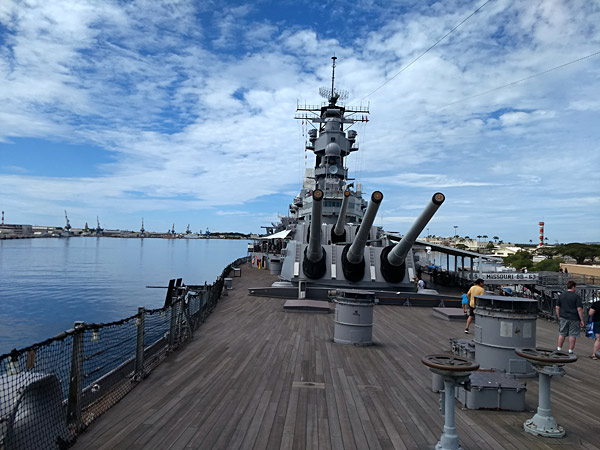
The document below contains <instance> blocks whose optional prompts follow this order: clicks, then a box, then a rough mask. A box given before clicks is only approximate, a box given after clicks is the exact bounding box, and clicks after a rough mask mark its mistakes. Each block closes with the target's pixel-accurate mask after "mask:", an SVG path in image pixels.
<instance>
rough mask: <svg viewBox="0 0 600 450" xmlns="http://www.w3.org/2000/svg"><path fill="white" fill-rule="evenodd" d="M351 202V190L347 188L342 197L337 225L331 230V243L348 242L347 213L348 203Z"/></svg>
mask: <svg viewBox="0 0 600 450" xmlns="http://www.w3.org/2000/svg"><path fill="white" fill-rule="evenodd" d="M349 203H350V191H349V190H348V189H346V190H345V191H344V198H343V199H342V207H341V208H340V213H339V215H338V219H337V222H336V223H335V227H333V229H332V232H331V243H332V244H337V243H338V242H346V227H345V224H346V213H347V212H348V204H349Z"/></svg>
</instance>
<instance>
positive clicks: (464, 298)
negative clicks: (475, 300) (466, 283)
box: [461, 291, 469, 314]
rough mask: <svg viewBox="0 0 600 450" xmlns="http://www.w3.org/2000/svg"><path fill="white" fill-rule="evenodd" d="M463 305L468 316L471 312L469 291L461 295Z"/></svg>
mask: <svg viewBox="0 0 600 450" xmlns="http://www.w3.org/2000/svg"><path fill="white" fill-rule="evenodd" d="M461 305H462V309H463V312H464V313H465V314H467V313H468V312H469V297H467V291H463V293H462V295H461Z"/></svg>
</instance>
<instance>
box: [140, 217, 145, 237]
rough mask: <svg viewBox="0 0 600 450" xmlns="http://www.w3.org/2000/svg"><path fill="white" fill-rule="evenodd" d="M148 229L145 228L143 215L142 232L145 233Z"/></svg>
mask: <svg viewBox="0 0 600 450" xmlns="http://www.w3.org/2000/svg"><path fill="white" fill-rule="evenodd" d="M145 232H146V230H145V229H144V218H143V217H142V228H140V233H142V234H144V233H145Z"/></svg>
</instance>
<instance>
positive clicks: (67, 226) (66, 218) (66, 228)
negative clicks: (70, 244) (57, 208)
mask: <svg viewBox="0 0 600 450" xmlns="http://www.w3.org/2000/svg"><path fill="white" fill-rule="evenodd" d="M65 222H66V223H67V224H66V225H65V230H67V234H69V231H71V224H70V223H69V217H68V216H67V210H66V209H65Z"/></svg>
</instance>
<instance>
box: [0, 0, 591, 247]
mask: <svg viewBox="0 0 600 450" xmlns="http://www.w3.org/2000/svg"><path fill="white" fill-rule="evenodd" d="M265 6H266V7H268V5H263V4H253V5H252V6H249V5H240V6H236V7H231V6H230V7H228V8H225V9H222V10H219V12H217V13H214V12H213V9H214V8H213V6H212V4H208V3H207V4H198V3H197V2H189V1H183V0H182V1H167V0H165V1H161V2H155V1H149V0H144V1H134V2H129V3H126V4H124V3H122V2H117V1H107V2H103V3H98V2H93V1H80V2H71V1H68V0H62V1H56V2H42V1H37V2H36V1H33V0H32V1H29V2H27V3H24V2H16V1H15V2H13V1H5V2H2V5H0V24H1V26H2V27H4V30H3V31H0V39H2V42H4V46H3V47H2V48H1V49H0V146H2V147H0V151H2V152H4V151H7V152H11V150H14V149H15V148H19V147H18V145H19V143H18V139H19V138H25V137H35V138H39V139H45V140H53V141H58V142H61V141H62V142H65V143H77V144H80V145H85V144H88V145H93V146H94V147H95V148H96V149H94V150H93V151H99V152H102V153H103V154H104V153H107V152H108V153H110V155H111V159H112V160H113V162H111V163H108V164H107V163H102V164H103V165H102V166H101V167H99V172H100V175H99V176H97V177H82V176H80V174H78V173H76V172H73V173H71V174H70V175H68V176H62V177H60V178H58V177H55V176H44V175H43V173H41V172H35V171H33V172H32V171H31V170H30V169H28V166H27V164H25V163H23V164H22V163H21V162H20V161H17V162H14V161H13V162H11V163H10V164H5V166H19V167H22V168H23V169H24V170H30V172H29V173H27V172H19V171H17V170H12V171H9V172H10V173H12V175H8V176H5V175H3V176H2V181H0V201H1V202H2V204H3V205H7V206H6V207H7V208H8V207H11V208H13V209H17V208H18V209H19V210H20V211H23V217H22V220H23V221H24V222H27V221H28V220H27V218H26V217H27V216H26V214H27V211H38V213H39V217H40V220H44V217H45V218H46V219H48V218H50V217H52V214H53V211H54V214H56V211H58V212H59V213H60V212H61V211H62V209H63V208H64V205H65V204H70V205H72V206H73V208H74V210H73V211H74V212H73V213H74V214H79V213H81V215H82V216H83V215H84V214H86V213H87V214H88V215H92V214H93V215H92V217H94V216H95V215H96V214H95V213H93V211H95V210H99V209H102V210H103V211H106V214H109V215H110V214H113V215H117V213H116V212H115V211H118V212H119V214H121V215H123V216H124V217H125V216H126V213H127V212H131V214H135V215H138V212H139V213H140V214H139V215H141V213H142V212H144V211H167V212H168V211H169V210H170V209H173V210H177V211H186V212H187V213H188V214H190V215H192V214H198V215H199V214H200V212H197V211H198V210H204V211H206V212H207V214H209V215H210V216H211V217H213V218H214V220H215V223H223V224H227V225H228V226H229V225H230V226H231V227H232V228H236V227H239V228H243V227H246V226H249V225H250V224H251V225H252V226H255V227H257V226H258V225H257V224H258V222H257V221H258V220H264V219H265V216H266V214H263V213H262V212H261V211H258V209H257V208H259V206H257V204H256V202H255V200H256V199H259V198H265V197H267V196H270V195H272V194H277V193H281V192H285V193H291V192H294V191H295V189H296V188H299V187H300V186H299V180H298V178H299V173H301V171H302V169H303V167H304V160H303V159H302V157H303V154H304V152H303V142H304V139H305V137H303V136H302V127H301V126H299V124H298V123H293V122H292V117H293V112H294V111H293V110H294V107H295V105H296V101H297V100H298V99H299V101H300V102H304V101H305V100H306V101H307V102H308V103H309V104H316V103H317V102H318V101H319V100H320V99H319V98H318V97H317V89H318V87H320V86H328V85H329V83H330V76H331V73H330V66H329V63H330V60H329V58H330V57H331V55H332V54H333V53H334V52H335V54H336V56H338V58H339V59H338V61H337V62H338V66H337V71H336V85H337V86H339V87H340V88H342V89H348V90H349V91H350V98H351V100H350V101H351V102H352V104H354V103H355V102H356V103H358V102H360V101H361V100H362V102H363V104H364V105H366V104H367V102H369V101H370V102H371V104H370V106H371V114H370V115H369V118H370V122H369V123H368V124H357V125H355V129H357V131H359V143H360V146H361V151H360V152H358V154H355V155H352V156H351V157H350V158H349V159H348V163H349V165H350V169H351V175H352V176H355V177H357V179H358V180H357V181H361V182H363V183H364V185H365V189H366V188H367V187H368V188H369V189H373V190H374V189H381V190H382V191H384V194H385V196H386V201H385V202H384V205H382V211H381V214H382V216H383V217H384V218H385V219H384V220H385V221H386V222H390V223H394V222H402V220H404V218H406V217H409V216H410V214H412V213H414V205H419V204H420V201H418V200H420V199H423V201H426V199H427V197H428V196H429V195H431V193H433V192H435V191H437V190H443V191H444V192H445V193H447V194H448V195H447V196H448V201H447V202H446V204H444V206H443V208H442V209H441V210H440V212H439V213H438V214H436V217H435V221H434V222H433V223H432V226H436V225H435V224H439V226H440V227H442V228H444V229H448V228H449V229H450V230H451V229H452V228H451V227H448V223H449V221H452V222H456V221H457V218H461V217H462V218H463V222H462V223H458V222H456V223H453V224H452V225H454V224H458V225H459V226H460V229H461V230H464V231H465V234H466V233H468V234H474V233H475V232H474V231H469V230H468V229H467V228H468V227H470V226H472V227H480V228H483V227H493V226H497V227H505V228H506V230H507V233H509V232H510V233H514V235H515V236H523V235H527V233H530V232H531V233H535V221H536V220H539V219H536V217H537V216H540V215H542V214H544V215H545V217H546V221H547V222H548V223H551V222H552V217H556V220H557V221H558V220H560V221H561V223H562V225H561V226H562V227H563V228H562V229H563V230H564V231H563V232H564V234H565V239H567V237H566V236H570V235H571V234H570V233H571V231H570V229H571V228H572V227H569V226H568V223H567V220H566V219H565V218H564V217H562V216H560V217H559V212H562V211H561V210H562V208H564V203H563V202H569V201H572V202H573V203H574V204H575V205H576V206H575V207H574V208H580V209H578V210H577V211H573V215H575V213H576V212H578V213H579V212H581V211H585V210H586V209H587V210H588V211H587V213H586V214H582V216H583V217H584V218H583V219H582V220H581V221H580V223H581V224H582V227H585V225H586V224H587V223H590V229H593V226H592V225H591V224H593V223H594V222H597V221H598V220H600V217H598V212H597V211H595V212H590V211H589V209H590V208H589V205H590V203H586V201H581V202H579V201H576V199H589V198H593V196H591V195H590V192H595V191H598V189H599V188H600V184H599V182H598V181H596V180H597V179H598V178H597V175H596V172H597V170H598V167H600V156H598V155H600V152H598V150H599V149H598V142H599V140H598V137H599V136H598V131H596V128H597V123H598V120H599V117H598V111H600V106H599V105H600V103H598V101H596V100H595V98H596V96H597V95H596V94H597V91H598V79H599V78H598V74H600V57H596V58H589V59H586V60H583V61H581V62H580V63H577V64H573V65H571V66H568V67H565V68H563V69H559V70H556V71H553V72H549V73H547V74H545V75H543V76H539V77H537V78H534V79H532V80H530V81H526V82H522V83H518V84H514V85H512V86H510V87H508V88H506V89H500V90H496V91H492V92H490V93H488V94H485V95H481V96H478V97H475V98H472V99H470V100H467V101H460V100H461V99H464V98H467V97H471V96H473V95H475V94H478V93H482V92H487V91H490V90H492V89H494V88H496V87H498V86H501V85H504V84H508V83H511V82H513V81H516V80H519V79H522V78H526V77H528V76H531V75H534V74H536V73H539V72H542V71H544V70H547V69H549V68H552V67H554V66H557V65H559V64H563V63H566V62H568V61H571V60H573V59H576V58H577V57H581V56H584V55H586V54H591V53H593V52H594V51H597V48H598V44H599V43H600V38H599V36H600V33H598V26H599V25H598V24H599V23H600V7H598V5H596V4H595V3H593V2H584V1H574V2H568V3H559V2H537V3H536V2H525V3H523V2H512V1H509V2H491V3H490V4H489V5H486V7H485V8H483V9H482V10H481V11H480V12H479V13H478V14H476V15H475V16H474V17H472V18H471V19H470V20H469V21H467V22H466V23H465V24H464V25H462V26H461V27H460V28H459V29H458V30H457V31H456V32H454V33H453V34H451V35H450V36H449V37H448V38H447V39H446V40H444V41H443V42H441V43H440V44H439V45H438V46H436V47H435V48H434V49H432V50H431V51H430V52H428V53H427V54H426V55H424V56H423V57H422V58H420V59H419V60H418V61H417V62H416V63H415V64H414V65H412V66H411V67H409V68H408V69H407V70H405V71H403V72H402V73H401V74H400V75H398V76H397V77H396V78H394V79H393V80H391V81H390V82H389V83H387V84H386V85H385V86H383V87H381V86H382V84H383V83H384V82H385V81H386V80H390V78H391V77H393V76H394V75H396V74H397V73H398V72H399V71H400V70H401V69H402V68H403V67H405V66H406V65H407V64H408V63H410V62H411V61H413V60H414V59H415V58H416V57H417V56H419V55H420V54H421V53H422V52H423V51H424V50H425V49H427V48H428V47H430V46H431V45H432V44H433V43H434V42H435V41H436V40H437V39H439V38H440V37H441V36H443V35H444V34H445V32H446V31H447V30H449V29H451V28H452V27H453V26H454V25H456V24H457V23H459V22H460V21H461V20H462V19H463V18H465V17H466V16H468V15H469V14H470V13H471V12H472V5H468V6H465V5H462V4H461V3H460V2H451V1H449V2H438V3H434V4H433V5H427V4H424V3H423V4H422V3H420V2H418V3H415V5H413V7H412V9H407V8H406V6H405V7H404V10H402V8H400V7H397V6H396V5H394V4H391V5H388V4H383V3H381V4H380V3H378V2H375V1H372V2H357V3H356V4H355V7H354V8H353V11H352V12H351V14H348V15H347V16H344V17H345V19H346V22H344V23H339V24H338V27H337V30H336V31H337V33H332V34H323V30H324V29H326V28H327V27H323V26H320V25H322V24H323V23H324V21H327V20H330V19H329V16H328V15H326V14H324V11H325V10H328V8H330V9H331V8H339V7H340V5H338V4H336V3H335V2H333V3H325V4H323V5H318V6H315V5H312V4H307V8H314V9H311V11H313V12H317V11H320V13H321V14H322V17H321V16H319V15H318V14H315V15H313V16H311V17H312V18H311V21H312V22H311V23H310V24H308V25H307V23H302V22H301V21H300V20H295V19H296V18H293V17H287V18H281V17H279V18H277V20H275V19H273V18H272V17H269V16H264V15H263V16H261V15H260V12H261V9H260V8H263V7H265ZM321 6H322V7H323V9H320V8H321ZM330 9H329V10H330ZM263 11H264V9H263ZM369 14H372V16H369ZM371 17H373V18H374V17H377V19H378V20H367V18H371ZM348 36H351V37H352V39H348ZM379 87H381V89H379V90H377V92H375V93H374V94H372V95H370V93H372V92H373V91H374V90H376V89H378V88H379ZM456 101H460V102H458V103H456V104H454V105H452V106H448V107H444V108H440V107H442V106H445V105H448V104H450V103H453V102H456ZM11 142H15V144H14V145H9V144H8V143H11ZM97 149H103V150H97ZM101 159H102V158H101ZM102 160H104V159H102ZM312 163H313V158H312V156H311V157H310V158H309V159H308V165H309V166H310V165H311V164H312ZM4 170H5V171H6V170H7V169H6V168H5V169H4ZM289 200H291V195H290V199H289ZM289 200H288V202H289ZM591 204H593V202H592V203H591ZM240 205H243V207H240ZM388 205H389V206H388ZM411 205H413V206H412V207H411ZM229 207H232V208H233V209H231V210H230V209H229ZM261 207H262V206H261ZM273 207H274V208H275V207H276V208H277V209H281V211H282V212H285V208H286V203H285V202H282V204H281V205H279V204H277V205H275V204H273ZM246 208H248V212H249V211H251V213H250V212H249V213H248V214H250V215H251V217H252V218H253V219H256V220H255V223H251V221H250V220H248V216H247V214H246V212H247V211H245V209H246ZM251 208H253V209H251ZM265 209H266V210H267V209H268V206H266V207H265ZM417 209H418V208H417ZM512 211H516V212H515V213H513V212H512ZM238 213H239V216H240V217H241V220H240V221H236V219H237V217H238ZM387 214H390V217H386V215H387ZM519 214H520V217H521V219H522V224H517V222H519V221H516V220H514V217H519ZM219 217H220V218H223V219H225V218H226V219H227V220H228V222H219V221H218V219H219ZM269 217H270V216H269ZM508 217H510V218H511V219H510V220H509V219H507V218H508ZM165 220H166V219H165ZM211 220H213V219H211ZM273 220H275V219H273ZM588 220H589V222H588ZM169 225H170V224H169ZM123 226H127V224H123ZM129 226H130V227H137V219H136V223H135V224H133V225H129ZM211 227H212V225H211ZM219 228H225V227H219ZM524 228H527V231H523V229H524ZM530 228H531V230H533V231H531V230H530ZM257 229H258V228H256V229H246V231H256V230H257ZM594 229H595V228H594ZM508 230H510V231H508ZM485 231H486V232H487V234H490V233H493V231H488V230H485ZM582 233H583V232H582ZM475 234H476V233H475ZM572 235H573V236H575V234H572Z"/></svg>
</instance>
